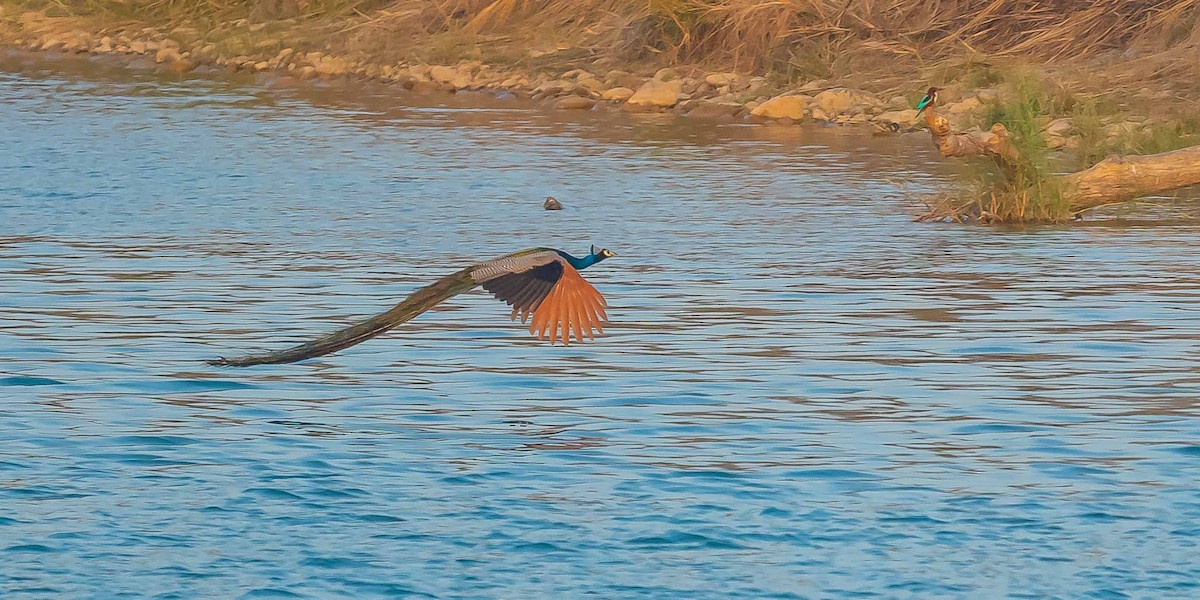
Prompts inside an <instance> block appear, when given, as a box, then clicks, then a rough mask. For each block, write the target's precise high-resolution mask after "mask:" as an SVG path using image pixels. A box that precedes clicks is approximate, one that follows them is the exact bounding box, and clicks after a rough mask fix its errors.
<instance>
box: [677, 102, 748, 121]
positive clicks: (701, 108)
mask: <svg viewBox="0 0 1200 600" xmlns="http://www.w3.org/2000/svg"><path fill="white" fill-rule="evenodd" d="M741 109H742V105H741V104H738V103H737V102H721V101H714V100H700V101H697V102H696V106H695V108H692V109H691V110H690V111H688V113H687V115H688V116H689V117H697V118H700V119H726V118H730V117H732V116H733V115H735V114H737V112H738V111H739V110H741Z"/></svg>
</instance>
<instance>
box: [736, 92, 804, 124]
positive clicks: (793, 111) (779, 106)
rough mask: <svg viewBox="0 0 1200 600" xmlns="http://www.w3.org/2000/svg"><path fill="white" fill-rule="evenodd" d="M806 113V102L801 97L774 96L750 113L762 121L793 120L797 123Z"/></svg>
mask: <svg viewBox="0 0 1200 600" xmlns="http://www.w3.org/2000/svg"><path fill="white" fill-rule="evenodd" d="M807 112H808V102H806V101H805V97H803V96H776V97H774V98H771V99H770V100H767V101H766V102H763V103H762V104H760V105H758V107H756V108H755V109H754V110H752V111H750V115H751V116H754V117H762V118H764V119H793V120H796V121H799V120H801V119H803V118H804V115H805V113H807Z"/></svg>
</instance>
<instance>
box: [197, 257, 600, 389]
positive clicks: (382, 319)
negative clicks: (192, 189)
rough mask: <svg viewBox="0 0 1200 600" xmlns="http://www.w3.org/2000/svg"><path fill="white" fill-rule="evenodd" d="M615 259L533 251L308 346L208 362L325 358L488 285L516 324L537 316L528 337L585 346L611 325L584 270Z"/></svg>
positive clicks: (462, 275) (475, 268) (435, 287)
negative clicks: (586, 342) (503, 302)
mask: <svg viewBox="0 0 1200 600" xmlns="http://www.w3.org/2000/svg"><path fill="white" fill-rule="evenodd" d="M613 256H616V254H614V253H613V252H612V251H610V250H607V249H603V250H600V251H599V252H597V251H596V247H595V246H592V248H591V252H590V253H589V254H588V255H587V256H584V257H583V258H575V257H574V256H571V255H570V254H567V253H566V252H563V251H562V250H554V249H552V248H529V249H527V250H522V251H520V252H515V253H513V254H508V255H505V256H501V257H499V258H494V259H492V260H489V261H486V262H481V263H479V264H476V265H471V266H469V267H467V268H465V269H463V270H461V271H459V272H457V273H453V274H451V275H447V276H445V277H443V278H441V279H439V280H437V281H435V282H434V283H432V284H430V285H427V286H425V287H423V288H421V289H419V290H417V291H415V292H413V293H412V294H411V295H410V296H409V297H408V298H405V299H404V301H403V302H401V303H400V304H397V305H396V306H395V307H393V308H392V309H391V310H389V311H387V312H385V313H380V314H378V315H375V316H374V317H371V318H369V319H367V320H365V321H361V322H359V323H357V324H355V325H351V326H350V327H346V328H345V329H342V330H340V331H336V332H334V333H331V334H329V335H326V336H324V337H321V338H318V339H316V340H313V341H311V342H308V343H306V344H300V345H298V346H293V347H291V348H287V349H284V350H279V351H276V352H267V353H264V354H251V355H249V356H243V357H240V358H228V359H227V358H225V357H221V358H217V359H216V360H210V361H207V362H208V364H210V365H217V366H229V367H249V366H251V365H265V364H279V363H291V362H296V361H300V360H304V359H306V358H313V357H316V356H323V355H325V354H329V353H331V352H337V351H338V350H342V349H344V348H349V347H350V346H353V345H355V344H358V343H360V342H364V341H366V340H369V339H371V338H373V337H375V336H377V335H379V334H381V333H383V332H385V331H387V330H389V329H392V328H393V327H396V326H397V325H400V324H401V323H405V322H407V321H409V320H411V319H412V318H414V317H416V316H417V315H419V314H421V313H423V312H425V311H427V310H429V309H431V308H433V307H434V306H437V305H438V304H441V303H442V302H445V301H446V300H448V299H450V298H451V297H453V296H456V295H458V294H461V293H463V292H466V291H468V290H471V289H473V288H475V287H476V286H483V289H485V290H487V291H489V292H491V293H492V295H493V296H495V297H496V298H497V299H499V300H503V301H505V302H507V303H508V304H509V306H511V307H512V315H511V318H512V319H513V320H516V318H517V317H518V316H520V317H521V322H522V323H525V322H526V321H527V320H530V317H532V321H531V323H530V325H529V333H532V334H534V335H536V336H538V337H540V338H541V339H544V340H550V343H551V344H553V343H554V342H555V341H562V343H563V345H568V344H569V343H570V341H571V336H572V335H574V337H575V340H576V341H580V342H582V341H583V338H584V337H588V338H592V339H595V337H596V332H599V333H601V334H603V333H604V329H603V324H604V323H605V322H606V321H608V314H607V313H605V311H604V309H605V307H606V306H608V303H606V302H605V301H604V296H601V295H600V292H598V291H596V288H594V287H592V284H590V283H588V282H587V281H584V279H583V277H582V276H580V275H579V271H581V270H583V269H586V268H588V267H590V266H592V265H594V264H596V263H598V262H600V261H602V260H604V259H606V258H611V257H613Z"/></svg>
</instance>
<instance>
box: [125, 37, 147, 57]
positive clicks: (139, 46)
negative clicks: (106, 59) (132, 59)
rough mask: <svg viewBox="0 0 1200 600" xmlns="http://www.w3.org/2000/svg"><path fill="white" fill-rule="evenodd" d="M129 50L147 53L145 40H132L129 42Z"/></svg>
mask: <svg viewBox="0 0 1200 600" xmlns="http://www.w3.org/2000/svg"><path fill="white" fill-rule="evenodd" d="M129 51H130V52H132V53H134V54H145V53H146V42H143V41H140V40H139V41H136V42H130V43H129Z"/></svg>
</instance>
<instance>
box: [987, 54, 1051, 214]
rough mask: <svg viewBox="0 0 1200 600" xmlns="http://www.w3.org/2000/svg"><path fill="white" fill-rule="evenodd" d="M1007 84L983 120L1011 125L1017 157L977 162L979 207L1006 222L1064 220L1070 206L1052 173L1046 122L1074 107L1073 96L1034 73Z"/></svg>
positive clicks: (1010, 132)
mask: <svg viewBox="0 0 1200 600" xmlns="http://www.w3.org/2000/svg"><path fill="white" fill-rule="evenodd" d="M1008 86H1009V88H1010V89H1009V90H1008V92H1007V93H1006V94H1003V95H1002V96H1001V97H1002V98H1003V100H999V101H995V102H990V103H988V104H987V105H986V108H987V111H986V114H985V117H984V120H985V121H986V122H987V123H988V124H992V123H1000V124H1001V125H1004V127H1005V128H1006V129H1008V131H1009V134H1010V135H1011V138H1010V139H1011V142H1012V144H1013V147H1014V148H1016V150H1017V153H1018V158H1017V159H1016V160H1015V161H1014V162H1008V161H1004V160H990V161H980V162H979V163H978V164H979V165H980V170H979V171H978V172H977V174H976V185H977V187H978V188H979V193H978V196H979V197H980V198H981V199H980V200H979V202H980V204H979V207H978V209H979V211H978V212H979V214H980V215H981V217H984V218H986V220H989V221H995V222H1003V223H1025V222H1061V221H1066V220H1067V219H1069V218H1070V217H1071V207H1070V204H1069V203H1068V202H1067V201H1066V199H1065V198H1064V197H1063V194H1062V189H1061V187H1060V186H1059V185H1058V183H1057V180H1056V179H1054V177H1053V170H1052V165H1051V156H1050V150H1049V149H1048V148H1047V147H1046V142H1045V139H1044V138H1043V137H1042V128H1043V126H1044V125H1045V123H1046V122H1048V118H1049V117H1052V116H1053V115H1055V114H1061V113H1062V112H1064V111H1068V110H1070V108H1072V107H1073V106H1074V104H1075V99H1074V98H1073V97H1072V96H1071V95H1070V94H1067V93H1065V92H1063V91H1062V90H1061V89H1059V88H1055V87H1053V86H1049V85H1047V84H1046V83H1045V82H1044V81H1043V80H1041V79H1039V78H1037V77H1035V76H1033V75H1030V74H1021V75H1019V76H1017V77H1014V78H1013V79H1011V80H1010V81H1009V83H1008Z"/></svg>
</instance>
